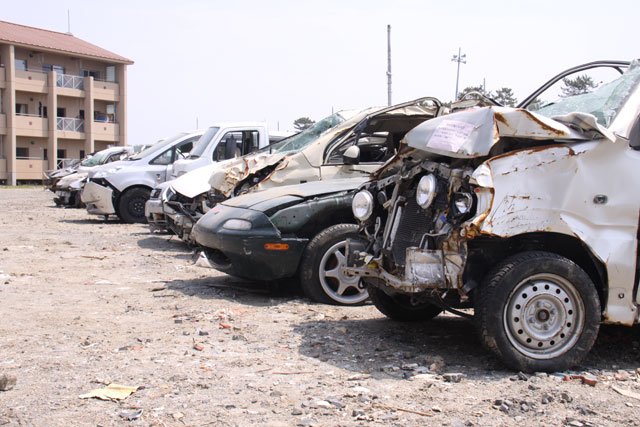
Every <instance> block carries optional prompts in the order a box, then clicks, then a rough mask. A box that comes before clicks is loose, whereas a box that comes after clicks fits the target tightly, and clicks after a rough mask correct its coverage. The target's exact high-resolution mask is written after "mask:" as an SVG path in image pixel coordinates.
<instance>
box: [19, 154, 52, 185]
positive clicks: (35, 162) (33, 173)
mask: <svg viewBox="0 0 640 427" xmlns="http://www.w3.org/2000/svg"><path fill="white" fill-rule="evenodd" d="M47 163H48V162H47V161H46V160H43V159H40V158H33V157H29V158H26V159H20V158H18V159H16V172H17V173H16V179H24V180H42V179H43V178H44V173H43V172H44V171H45V170H47Z"/></svg>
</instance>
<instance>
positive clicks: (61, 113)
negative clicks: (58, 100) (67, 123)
mask: <svg viewBox="0 0 640 427" xmlns="http://www.w3.org/2000/svg"><path fill="white" fill-rule="evenodd" d="M56 113H57V117H67V116H66V115H65V113H66V111H65V109H64V108H58V110H57V112H56Z"/></svg>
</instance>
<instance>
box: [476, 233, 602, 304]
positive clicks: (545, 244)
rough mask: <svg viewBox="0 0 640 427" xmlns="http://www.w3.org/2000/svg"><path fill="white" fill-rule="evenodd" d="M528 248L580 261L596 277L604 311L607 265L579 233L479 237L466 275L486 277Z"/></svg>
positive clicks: (579, 264) (579, 263) (587, 271)
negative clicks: (576, 234) (502, 263)
mask: <svg viewBox="0 0 640 427" xmlns="http://www.w3.org/2000/svg"><path fill="white" fill-rule="evenodd" d="M487 249H490V250H489V251H488V250H487ZM524 251H545V252H550V253H554V254H556V255H560V256H563V257H565V258H567V259H569V260H571V261H573V262H574V263H576V264H577V265H578V266H580V268H582V269H583V270H584V271H585V273H587V275H589V277H590V278H591V280H592V281H593V283H594V285H595V286H596V290H597V292H598V296H599V299H600V306H601V308H602V310H603V311H604V310H605V308H606V307H605V304H606V301H607V294H608V292H607V284H608V276H607V268H606V266H605V265H604V263H603V262H602V261H600V260H599V259H598V258H597V257H596V256H595V255H594V253H593V252H592V251H591V249H590V248H589V247H588V246H587V245H586V244H584V242H582V241H581V240H580V239H578V238H577V237H575V236H569V235H566V234H562V233H554V232H536V233H525V234H520V235H517V236H513V237H509V238H499V237H493V236H490V237H481V238H477V239H475V240H472V241H470V242H469V259H468V263H467V268H466V270H465V276H468V277H469V278H472V277H484V276H485V275H486V274H487V273H488V271H489V270H491V268H492V267H493V266H494V265H496V264H498V263H499V262H501V261H503V260H504V259H506V258H507V257H509V256H511V255H513V254H515V253H518V252H524ZM480 253H481V255H479V254H480ZM478 274H480V275H478Z"/></svg>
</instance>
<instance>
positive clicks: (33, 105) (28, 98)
mask: <svg viewBox="0 0 640 427" xmlns="http://www.w3.org/2000/svg"><path fill="white" fill-rule="evenodd" d="M38 103H41V104H42V106H43V107H46V105H47V95H43V94H39V93H29V92H16V104H27V113H28V114H29V115H38V114H39V111H40V109H39V108H38V106H39V104H38Z"/></svg>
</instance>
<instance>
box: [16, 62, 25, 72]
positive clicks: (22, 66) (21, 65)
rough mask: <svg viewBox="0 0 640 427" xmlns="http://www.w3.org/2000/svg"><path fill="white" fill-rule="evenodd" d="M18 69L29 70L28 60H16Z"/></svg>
mask: <svg viewBox="0 0 640 427" xmlns="http://www.w3.org/2000/svg"><path fill="white" fill-rule="evenodd" d="M15 67H16V71H27V61H26V60H25V59H16V60H15Z"/></svg>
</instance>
